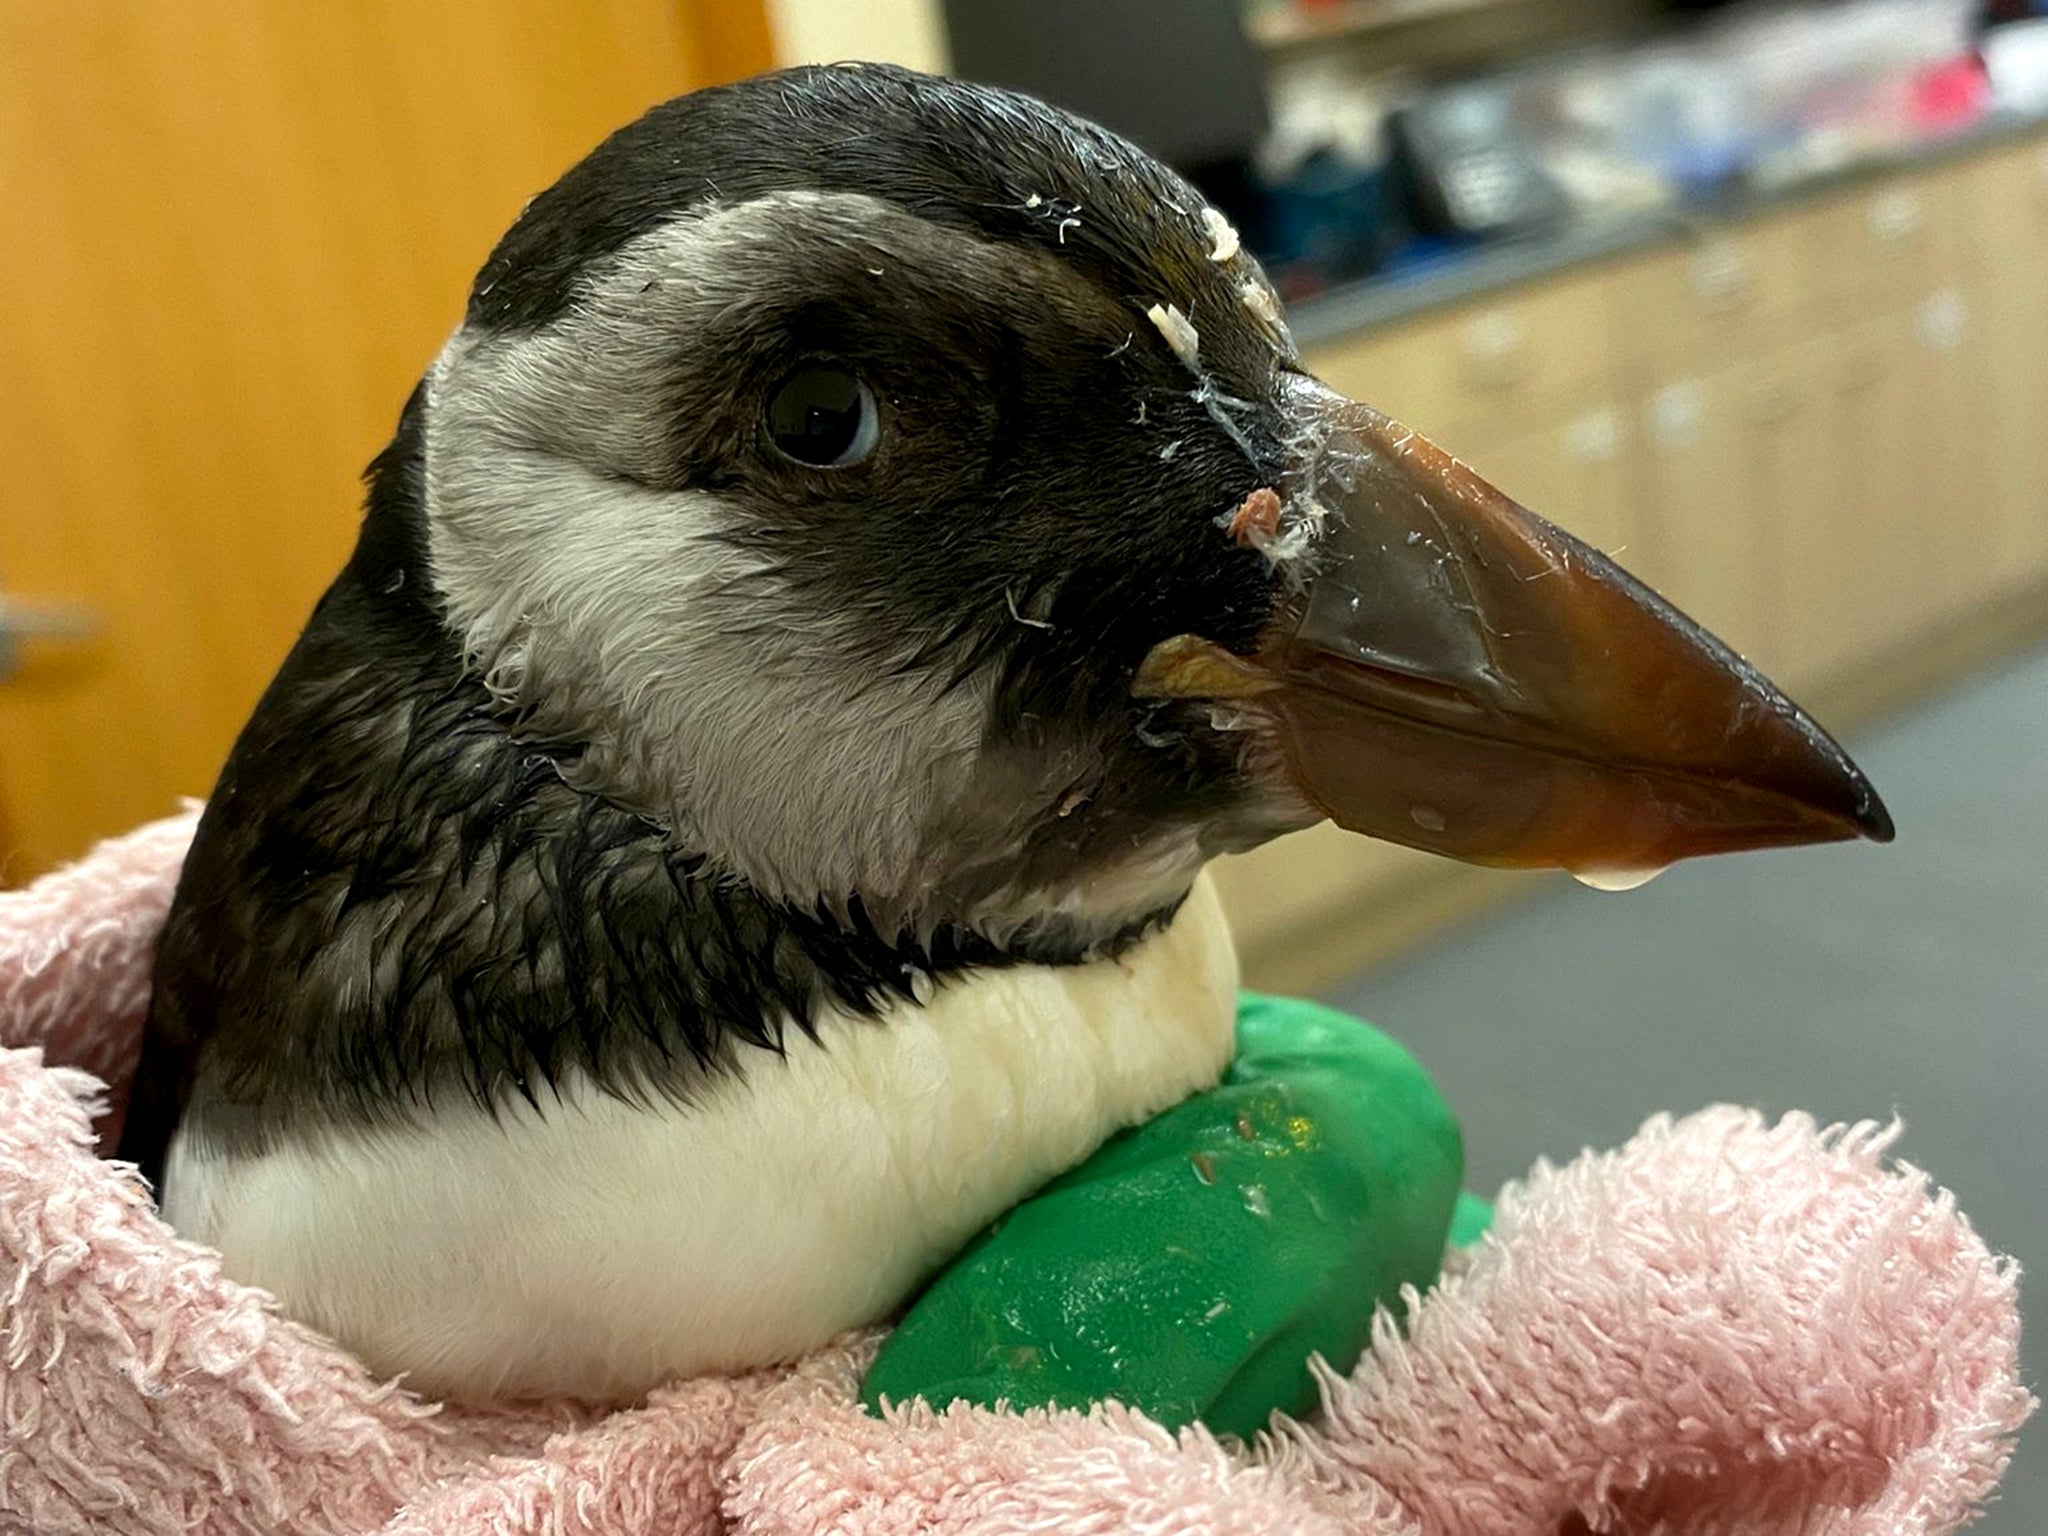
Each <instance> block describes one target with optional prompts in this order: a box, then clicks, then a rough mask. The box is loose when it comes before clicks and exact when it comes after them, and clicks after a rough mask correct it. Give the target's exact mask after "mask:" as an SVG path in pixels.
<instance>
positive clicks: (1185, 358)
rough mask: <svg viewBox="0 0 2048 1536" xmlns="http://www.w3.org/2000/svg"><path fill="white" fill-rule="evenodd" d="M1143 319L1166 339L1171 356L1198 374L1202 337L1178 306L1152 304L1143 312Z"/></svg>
mask: <svg viewBox="0 0 2048 1536" xmlns="http://www.w3.org/2000/svg"><path fill="white" fill-rule="evenodd" d="M1145 318H1146V319H1147V320H1150V321H1151V322H1152V323H1153V325H1155V326H1157V327H1158V329H1159V334H1160V335H1161V336H1164V337H1165V338H1166V344H1167V345H1168V346H1169V347H1171V348H1173V355H1174V356H1175V357H1177V358H1179V359H1180V360H1181V361H1182V362H1183V363H1185V364H1187V366H1188V367H1189V368H1190V369H1193V370H1194V371H1195V372H1197V373H1199V372H1200V371H1201V364H1200V362H1199V361H1198V359H1199V357H1200V355H1201V350H1202V336H1201V333H1200V332H1199V331H1197V330H1196V329H1195V327H1194V324H1193V322H1192V321H1190V320H1189V319H1188V317H1187V316H1186V315H1184V314H1182V313H1181V312H1180V306H1179V305H1178V304H1154V305H1153V306H1152V307H1151V308H1150V309H1148V310H1146V311H1145Z"/></svg>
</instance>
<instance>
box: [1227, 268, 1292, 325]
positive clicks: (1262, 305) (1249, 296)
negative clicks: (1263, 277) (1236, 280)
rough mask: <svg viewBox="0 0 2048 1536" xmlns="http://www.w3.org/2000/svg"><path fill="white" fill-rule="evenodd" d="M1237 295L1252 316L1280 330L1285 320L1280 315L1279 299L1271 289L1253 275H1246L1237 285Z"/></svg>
mask: <svg viewBox="0 0 2048 1536" xmlns="http://www.w3.org/2000/svg"><path fill="white" fill-rule="evenodd" d="M1237 296H1238V298H1239V299H1240V300H1242V301H1243V303H1244V307H1245V308H1246V309H1248V310H1250V311H1251V312H1252V317H1253V318H1254V319H1256V320H1258V321H1259V322H1260V323H1261V324H1263V325H1268V326H1271V327H1272V328H1273V329H1274V330H1276V331H1277V330H1280V329H1281V328H1282V327H1283V326H1284V325H1285V324H1286V322H1285V321H1284V320H1283V319H1282V318H1281V316H1280V300H1279V298H1278V296H1277V295H1275V294H1274V292H1273V290H1272V289H1271V288H1269V287H1267V286H1266V285H1265V284H1264V283H1262V282H1260V281H1259V280H1258V279H1257V278H1255V277H1248V278H1246V279H1245V280H1244V281H1243V282H1242V283H1240V284H1238V286H1237Z"/></svg>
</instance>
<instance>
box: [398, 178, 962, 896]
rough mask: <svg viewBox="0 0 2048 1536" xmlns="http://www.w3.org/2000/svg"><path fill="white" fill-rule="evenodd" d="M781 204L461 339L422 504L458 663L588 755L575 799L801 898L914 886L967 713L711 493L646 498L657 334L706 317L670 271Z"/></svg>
mask: <svg viewBox="0 0 2048 1536" xmlns="http://www.w3.org/2000/svg"><path fill="white" fill-rule="evenodd" d="M792 199H794V200H797V201H802V200H803V198H802V197H800V196H799V195H795V194H792V195H791V197H790V198H778V199H761V200H759V201H757V202H750V203H746V204H742V205H740V206H739V207H737V208H733V209H729V210H723V211H720V210H713V211H712V212H710V213H706V214H700V215H696V216H694V217H691V218H688V219H685V220H682V221H680V222H678V223H677V224H675V225H671V226H669V227H667V228H665V229H663V230H659V231H656V232H655V233H654V234H653V235H651V236H648V237H643V239H642V240H641V241H639V242H636V243H635V244H634V245H631V246H629V247H627V249H626V250H625V251H623V252H622V253H621V254H620V256H619V257H618V258H617V260H616V261H615V262H614V263H613V265H612V266H611V267H610V268H609V269H607V270H606V272H605V273H604V274H603V275H602V276H601V277H600V278H598V279H597V280H596V282H595V286H594V287H593V288H592V290H591V291H590V292H588V293H586V294H585V295H584V296H583V298H582V299H581V300H580V302H579V304H578V305H577V307H576V308H575V309H573V310H571V311H570V312H569V313H568V314H567V315H565V316H564V317H563V318H562V319H561V320H560V321H558V322H556V323H555V324H552V325H549V326H546V327H542V328H541V329H539V330H537V331H533V332H528V333H518V334H497V333H485V334H474V333H470V332H467V331H464V332H458V333H457V335H456V336H455V337H454V338H453V339H452V340H451V341H450V342H449V344H448V345H447V347H446V348H445V349H444V350H443V352H442V354H441V357H440V359H439V360H438V361H437V362H436V364H435V366H434V369H433V372H432V373H431V375H430V376H429V383H428V398H427V430H426V500H427V511H428V538H429V546H430V553H431V560H432V567H433V576H434V581H435V584H436V585H437V587H438V588H439V590H440V592H441V594H442V596H443V598H444V600H445V601H446V604H447V608H448V611H449V615H450V617H451V619H452V621H453V623H454V625H455V627H456V628H457V630H458V632H459V633H460V634H461V635H462V636H463V638H464V641H465V644H466V647H467V650H468V652H469V654H470V657H471V659H472V662H473V664H474V665H475V666H476V667H477V668H478V669H479V670H480V671H481V672H482V673H483V674H484V676H485V678H486V680H487V682H488V684H489V686H490V687H491V689H492V691H493V693H494V694H496V695H497V696H498V697H499V699H500V701H501V702H502V703H504V704H505V705H507V706H508V707H509V708H515V709H518V710H520V711H522V712H523V713H524V717H525V718H526V719H527V720H528V721H529V722H530V724H531V728H532V730H533V732H534V733H535V734H536V735H537V736H541V737H546V736H548V735H551V734H552V735H555V736H558V737H560V738H561V739H565V740H569V741H575V742H581V743H585V744H587V751H586V752H585V754H584V756H583V760H582V763H581V765H580V766H579V768H578V769H577V770H576V772H577V775H578V778H577V782H578V783H579V784H582V785H584V786H585V787H589V788H593V789H599V790H602V791H604V792H606V793H608V794H611V795H612V796H614V797H615V798H617V799H619V800H621V801H623V802H624V803H626V804H629V805H631V806H633V807H634V808H636V809H638V810H641V811H643V812H645V813H647V814H649V815H652V816H654V817H656V818H658V819H660V820H662V821H664V822H666V823H668V824H669V825H670V826H671V827H672V829H673V831H674V834H675V836H676V837H677V838H678V840H679V841H682V842H684V843H686V844H687V845H688V846H692V847H696V848H701V849H704V850H706V851H708V852H710V853H712V854H713V855H714V856H715V857H717V858H718V859H720V860H721V861H723V862H724V863H725V864H727V865H728V866H729V867H731V868H733V869H735V870H736V871H738V872H739V873H741V874H743V875H745V876H746V877H747V879H748V880H750V881H751V882H752V883H753V884H755V885H756V886H757V887H758V888H759V889H761V890H762V891H764V892H766V893H767V894H769V895H772V896H782V897H790V898H801V899H804V900H806V901H811V900H815V899H817V897H819V896H820V895H821V894H823V895H843V894H846V893H850V892H853V891H856V890H858V891H865V892H873V893H878V894H886V893H896V892H899V891H901V890H903V889H904V888H905V887H906V886H907V885H908V884H909V883H911V882H912V881H913V880H914V878H915V874H916V871H917V869H918V865H919V855H920V853H921V851H922V844H923V839H924V836H925V829H926V827H927V825H928V824H929V823H930V822H931V820H932V819H933V816H934V811H935V808H936V807H937V806H939V805H940V804H942V803H943V802H944V801H945V800H946V799H947V797H948V796H950V795H952V794H955V793H957V792H958V791H959V789H960V788H961V786H963V785H964V784H965V782H966V780H967V777H968V775H969V773H970V771H971V768H972V765H973V760H974V756H975V754H976V752H977V751H978V750H979V747H980V744H981V738H982V733H983V728H984V721H985V718H986V699H985V696H984V693H983V691H981V690H977V689H976V688H975V687H974V686H973V685H972V684H971V683H970V684H968V685H963V686H959V687H953V688H947V687H946V686H944V681H943V680H942V679H938V678H934V677H931V676H929V675H927V674H923V673H917V672H902V671H899V669H898V668H897V667H896V665H895V664H894V663H895V662H897V661H900V660H901V659H902V658H900V657H891V656H890V655H888V654H887V651H886V647H887V644H888V642H889V640H890V638H891V637H890V634H889V631H888V629H887V628H886V626H883V625H878V624H875V623H873V622H871V621H870V619H869V616H866V615H862V614H859V613H839V612H831V611H821V610H820V609H819V608H817V607H816V606H815V605H813V604H810V603H808V602H806V601H804V600H801V599H799V598H797V597H796V596H794V595H793V594H791V593H790V592H789V591H788V589H787V587H786V586H785V585H784V583H783V582H782V581H781V580H780V578H778V577H777V576H776V575H775V574H774V573H773V572H772V571H771V570H770V569H768V567H767V566H766V564H765V562H764V561H763V559H762V558H761V557H759V556H756V555H753V554H750V553H748V552H746V551H744V550H742V549H739V548H737V547H735V545H734V544H733V543H732V542H730V541H729V540H728V539H727V538H726V537H725V536H726V535H729V534H730V533H732V532H733V531H734V521H733V519H734V514H733V512H732V510H731V509H730V508H728V507H727V506H725V505H724V504H723V503H722V502H721V501H720V499H719V497H718V496H716V495H715V494H713V493H709V492H704V491H693V490H684V491H670V490H663V489H660V488H658V486H657V484H656V483H655V482H657V481H658V480H659V479H660V478H661V476H662V475H663V474H664V473H665V470H664V466H663V465H662V462H661V458H662V454H663V452H664V451H665V449H664V444H665V442H666V438H667V432H668V428H669V423H667V422H666V421H665V420H663V419H662V412H663V410H664V409H665V405H664V402H665V401H666V400H667V399H668V398H669V396H670V394H671V391H670V390H669V389H668V388H667V387H666V373H667V370H669V369H670V368H672V367H673V366H674V365H673V362H672V357H673V353H674V350H675V345H676V342H675V338H676V337H677V336H678V335H687V334H688V331H689V328H690V327H691V326H692V325H694V324H698V323H701V319H702V316H701V312H700V307H701V306H702V305H703V304H704V303H706V302H714V303H716V302H723V300H722V299H721V298H720V296H719V295H718V293H717V292H716V291H715V290H716V284H712V285H710V286H711V289H712V290H713V291H712V292H711V294H710V298H709V299H708V300H707V297H706V294H707V288H706V285H705V284H703V283H697V282H685V281H671V279H676V278H679V277H682V276H687V275H689V274H692V273H696V272H703V271H707V270H711V269H714V268H718V267H719V266H720V264H721V255H724V256H730V254H731V251H730V248H731V247H732V246H733V245H734V244H735V243H739V244H745V243H747V242H749V241H754V240H758V239H760V238H761V237H762V235H763V231H764V229H772V227H773V226H774V224H775V222H776V221H777V220H778V219H782V218H786V217H787V216H788V214H789V212H790V209H789V207H788V203H789V202H790V201H791V200H792ZM813 201H826V202H833V203H835V212H836V215H837V216H838V217H840V218H842V219H845V218H852V217H855V216H865V213H866V210H864V209H851V210H849V209H847V208H845V207H837V206H836V205H837V204H843V203H849V202H851V203H862V204H864V203H866V202H867V201H868V200H866V199H837V200H830V199H826V200H818V199H813ZM805 216H806V217H807V218H815V217H816V216H817V211H816V210H814V209H806V210H805ZM726 264H727V265H729V264H730V263H729V262H728V263H726Z"/></svg>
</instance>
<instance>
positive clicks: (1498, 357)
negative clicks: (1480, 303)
mask: <svg viewBox="0 0 2048 1536" xmlns="http://www.w3.org/2000/svg"><path fill="white" fill-rule="evenodd" d="M1462 339H1463V341H1464V348H1465V371H1466V372H1467V374H1469V375H1470V377H1471V379H1472V382H1473V383H1475V384H1477V385H1479V386H1480V387H1481V388H1483V389H1506V388H1507V387H1508V386H1509V385H1512V384H1516V383H1519V382H1520V381H1521V380H1522V379H1523V378H1524V377H1525V376H1526V375H1527V374H1528V372H1529V353H1528V349H1527V348H1526V347H1525V346H1524V345H1523V340H1524V338H1523V335H1522V323H1521V321H1520V320H1518V319H1517V318H1516V317H1515V315H1514V314H1513V312H1512V311H1509V310H1505V309H1489V310H1487V311H1486V312H1485V313H1484V314H1479V315H1474V316H1473V317H1472V318H1471V319H1470V320H1468V321H1466V322H1465V329H1464V332H1463V338H1462Z"/></svg>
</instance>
